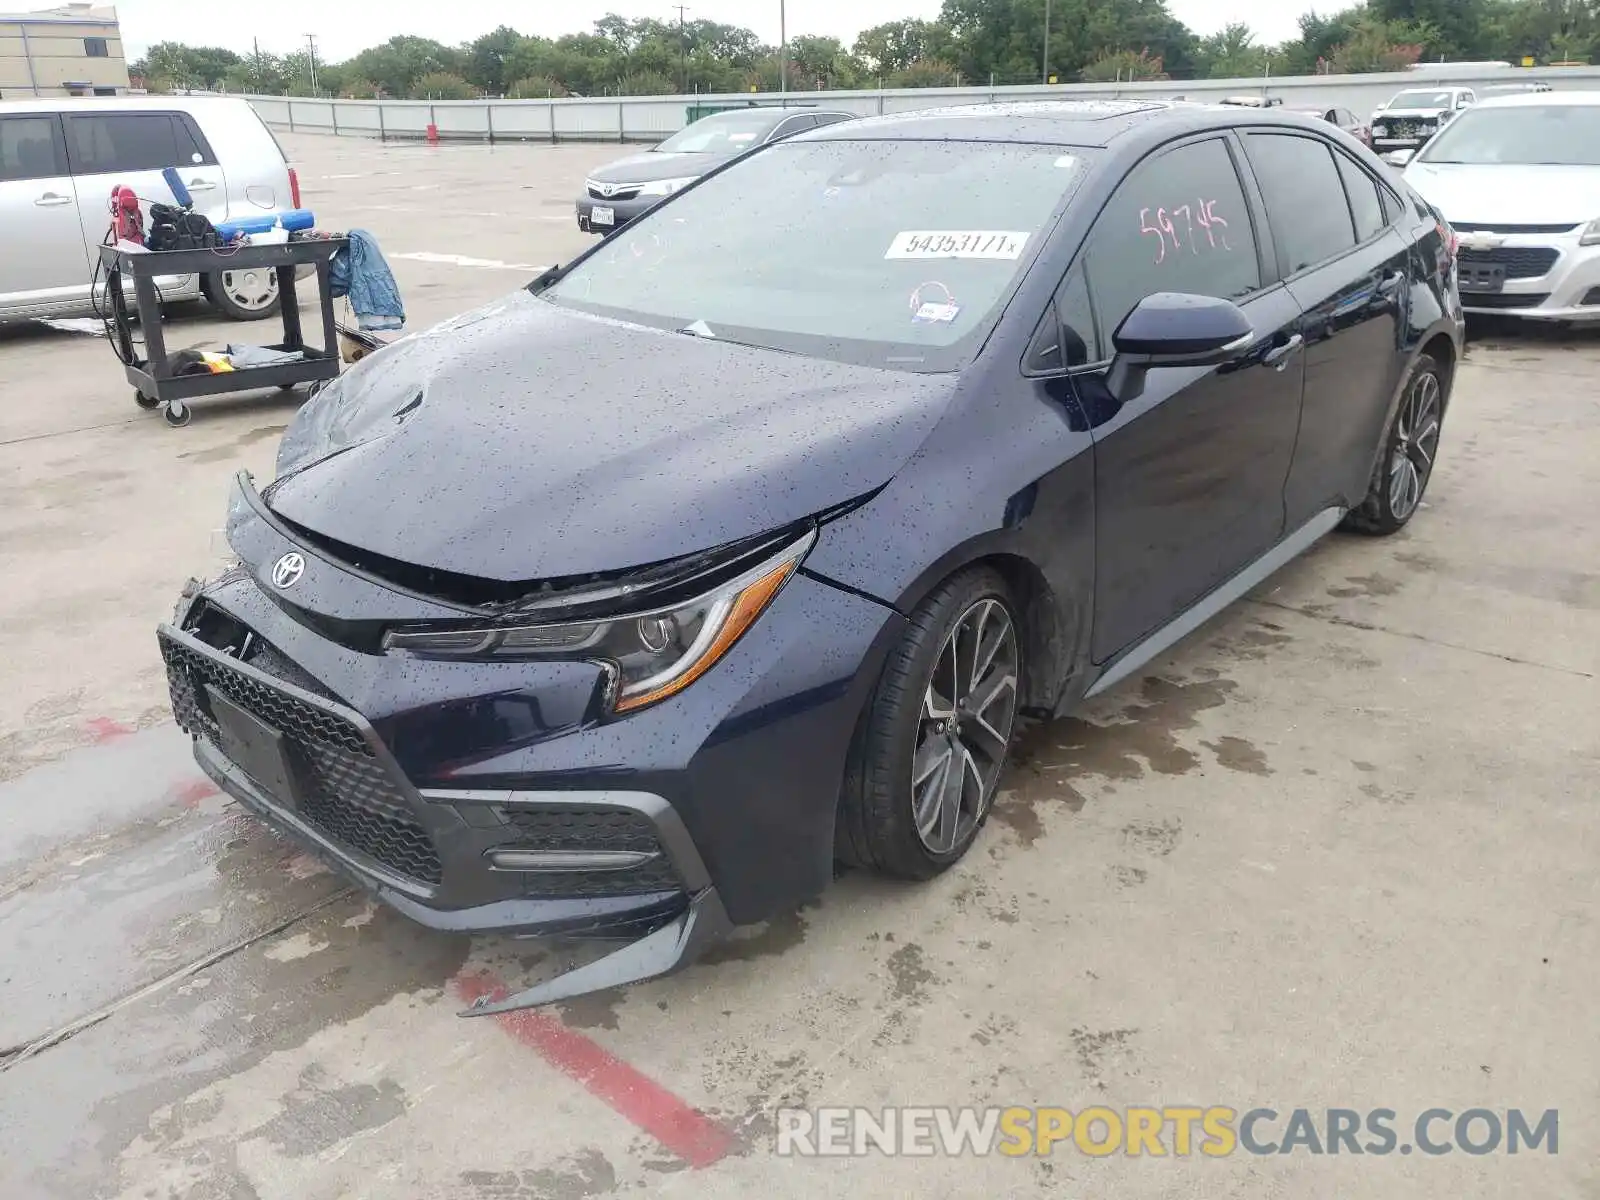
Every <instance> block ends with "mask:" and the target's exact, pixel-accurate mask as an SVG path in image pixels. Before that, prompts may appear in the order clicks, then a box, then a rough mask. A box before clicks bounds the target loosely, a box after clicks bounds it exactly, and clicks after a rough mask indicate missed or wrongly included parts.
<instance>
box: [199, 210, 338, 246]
mask: <svg viewBox="0 0 1600 1200" xmlns="http://www.w3.org/2000/svg"><path fill="white" fill-rule="evenodd" d="M279 221H282V222H283V227H284V228H285V229H287V230H288V231H289V232H290V233H294V232H295V231H297V230H300V229H310V228H311V227H312V226H313V225H315V224H316V223H317V219H316V217H315V216H313V215H312V213H311V210H310V209H309V208H291V209H289V210H288V211H286V212H276V213H262V214H261V215H260V216H258V217H240V218H239V219H238V220H236V221H218V222H217V233H218V235H219V236H220V237H221V238H222V240H223V241H225V242H226V241H232V240H233V237H234V235H235V234H240V233H265V232H267V230H269V229H271V228H272V227H273V226H275V225H276V224H277V223H278V222H279Z"/></svg>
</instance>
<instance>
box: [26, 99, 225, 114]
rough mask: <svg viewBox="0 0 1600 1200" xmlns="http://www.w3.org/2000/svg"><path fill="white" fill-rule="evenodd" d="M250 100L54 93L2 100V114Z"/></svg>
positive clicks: (195, 108)
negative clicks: (50, 95)
mask: <svg viewBox="0 0 1600 1200" xmlns="http://www.w3.org/2000/svg"><path fill="white" fill-rule="evenodd" d="M241 104H248V101H245V100H241V99H240V98H239V97H237V96H54V97H41V98H39V99H37V100H35V99H27V100H0V114H6V115H16V114H17V113H54V112H68V113H70V112H73V111H76V110H82V111H85V112H107V111H127V112H149V111H151V110H158V111H160V112H172V111H174V110H176V111H178V112H200V111H203V110H205V109H207V108H216V107H221V106H223V105H227V106H229V107H238V106H239V105H241Z"/></svg>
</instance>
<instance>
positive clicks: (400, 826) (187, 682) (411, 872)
mask: <svg viewBox="0 0 1600 1200" xmlns="http://www.w3.org/2000/svg"><path fill="white" fill-rule="evenodd" d="M160 640H161V655H162V658H163V659H164V660H165V661H166V664H167V685H168V690H169V691H170V693H171V696H172V712H173V716H174V717H176V718H177V722H178V724H179V726H181V727H182V728H183V729H184V730H185V731H186V732H188V733H191V734H197V735H202V736H205V737H207V738H209V739H211V740H213V741H215V740H216V737H217V724H216V720H215V718H214V717H213V716H212V714H211V713H210V711H209V710H208V708H207V702H206V699H205V691H204V688H205V686H206V685H209V686H211V687H213V688H215V689H217V691H219V692H221V693H222V694H223V695H225V696H227V697H228V699H229V700H231V701H233V702H234V703H235V704H237V705H238V706H239V707H240V708H242V709H245V710H246V711H247V712H249V713H251V714H252V715H254V716H255V717H257V718H258V719H260V720H261V721H262V722H264V723H265V724H267V725H270V726H271V727H272V728H273V729H275V730H277V731H278V732H279V733H281V734H282V735H283V736H284V741H285V744H286V747H287V749H288V751H289V757H290V760H291V763H292V765H293V767H294V769H295V772H296V774H297V775H298V777H299V780H300V783H301V785H302V787H303V793H302V795H301V796H300V797H299V808H298V815H299V816H301V817H302V818H304V819H305V820H306V821H307V822H308V823H310V824H312V825H314V826H316V827H317V828H318V829H319V830H320V831H321V832H322V833H324V834H326V835H327V836H328V837H330V838H332V839H333V840H334V841H336V842H339V843H341V844H342V845H344V846H347V847H349V848H350V849H352V850H355V851H357V852H359V853H361V854H363V855H365V856H366V857H368V858H370V859H372V860H374V861H375V862H378V863H380V864H382V865H383V866H384V867H385V868H386V869H388V870H390V871H393V872H395V873H396V874H399V875H403V876H405V877H407V878H410V879H415V880H418V881H419V882H422V883H427V884H437V883H439V882H440V881H441V879H442V876H443V871H442V867H441V864H440V862H439V855H438V851H437V850H435V848H434V845H433V839H432V838H431V837H429V836H428V831H427V830H426V829H424V828H423V827H422V825H421V824H419V823H418V821H417V820H416V817H415V814H414V810H413V809H412V808H411V806H410V805H409V804H408V803H407V801H406V798H405V795H404V794H403V793H402V792H401V790H400V788H399V787H398V786H397V784H396V782H395V780H394V779H393V778H392V777H391V776H390V774H389V772H388V770H387V769H386V768H385V767H384V766H383V765H382V764H381V763H380V762H379V761H378V760H377V758H376V757H375V756H374V754H373V751H372V747H371V746H370V745H369V744H368V743H367V740H366V738H365V737H364V736H363V735H362V733H361V730H359V729H358V728H356V726H355V725H353V724H351V723H350V722H349V721H347V720H345V719H344V718H342V717H339V716H337V715H336V714H334V713H331V712H327V711H324V710H323V709H320V708H316V707H314V706H313V705H310V704H307V703H306V702H305V701H303V700H301V699H299V698H298V697H296V696H292V695H289V694H288V693H286V692H282V691H279V690H277V689H276V688H273V687H271V686H269V685H268V684H265V683H263V682H261V681H260V680H258V679H255V678H253V677H252V676H249V675H246V674H245V673H244V672H242V671H239V670H235V669H234V668H232V667H230V666H228V665H227V664H225V663H222V662H219V661H217V660H216V659H213V658H211V657H209V656H207V655H203V654H199V653H196V652H195V651H193V650H191V649H189V648H188V647H187V646H184V645H181V644H180V643H178V642H176V641H173V640H172V639H170V638H168V637H166V636H165V635H163V636H162V637H161V639H160ZM270 661H271V660H270V658H267V659H264V660H263V664H264V665H265V664H268V663H270Z"/></svg>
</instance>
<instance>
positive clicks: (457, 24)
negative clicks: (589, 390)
mask: <svg viewBox="0 0 1600 1200" xmlns="http://www.w3.org/2000/svg"><path fill="white" fill-rule="evenodd" d="M113 2H115V3H116V5H117V12H118V15H119V16H120V18H121V20H122V36H123V41H124V43H125V47H126V51H127V54H128V58H129V60H130V61H131V60H132V59H135V58H137V57H139V56H140V55H141V54H143V53H144V51H145V50H146V49H148V48H149V47H150V45H151V44H152V43H154V42H160V41H167V40H171V41H179V42H188V43H190V44H191V45H213V46H225V47H227V48H228V49H231V50H235V51H238V52H240V53H244V52H247V51H248V50H249V49H250V46H251V39H252V38H259V39H260V42H261V49H262V51H263V52H265V53H269V54H284V53H287V52H289V51H291V50H296V49H302V48H304V46H305V35H306V34H307V33H312V34H315V35H316V37H317V54H318V56H319V57H322V58H326V59H327V60H328V61H330V62H338V61H341V60H343V59H346V58H349V57H351V56H352V55H354V54H357V53H359V52H360V51H362V50H364V49H366V48H367V47H368V46H373V45H377V44H378V43H380V42H385V41H387V40H388V39H389V38H391V37H393V36H395V35H396V34H414V35H416V36H418V37H428V38H434V39H435V40H437V41H441V42H445V43H447V44H452V45H453V44H456V43H459V42H464V41H470V40H472V39H473V38H475V37H477V36H478V35H480V34H483V33H487V32H489V30H491V29H493V28H495V27H496V26H498V25H510V26H511V27H512V28H513V29H516V30H518V31H519V32H521V33H526V34H542V35H544V36H546V37H559V36H560V35H561V34H564V33H584V32H587V31H588V30H589V29H590V28H592V26H593V24H594V21H595V20H596V19H597V18H599V17H602V16H604V15H605V14H606V13H608V12H615V13H620V14H621V15H623V16H625V17H656V18H658V19H660V20H676V19H677V10H676V8H674V7H673V6H672V5H670V4H668V3H666V2H665V0H566V2H564V3H562V2H558V0H531V3H524V4H517V3H511V2H508V0H430V2H427V3H422V2H419V0H409V2H408V0H398V2H396V0H390V2H389V3H385V4H376V3H371V2H367V3H361V2H359V0H113ZM13 6H14V7H17V8H25V7H37V8H44V7H48V4H47V2H46V0H34V3H32V4H29V3H26V2H24V3H21V4H17V3H15V0H13V5H7V6H6V7H8V8H9V7H13ZM786 6H787V12H788V30H789V36H790V37H795V36H797V35H800V34H821V35H825V36H831V37H836V38H838V39H839V40H840V41H842V42H844V44H845V45H846V46H848V45H850V44H851V43H852V42H853V41H854V40H855V37H856V35H857V34H858V33H860V32H861V31H862V30H863V29H869V28H871V27H872V26H874V25H880V24H882V23H883V22H885V21H894V20H899V19H900V18H903V17H923V18H933V17H935V16H937V15H938V13H939V9H940V7H941V5H940V0H786ZM1168 7H1169V8H1170V9H1171V11H1172V12H1173V14H1174V15H1175V16H1177V17H1178V18H1179V19H1180V20H1182V21H1183V22H1184V23H1185V24H1187V25H1188V26H1189V27H1190V28H1191V29H1193V30H1194V31H1195V32H1197V33H1200V34H1207V33H1215V32H1216V31H1217V30H1219V29H1221V28H1222V27H1223V26H1224V25H1227V24H1228V23H1230V22H1232V21H1243V22H1245V23H1246V24H1248V25H1250V26H1251V27H1252V28H1253V29H1255V31H1256V35H1257V38H1258V39H1259V40H1260V41H1262V42H1266V43H1275V42H1281V41H1285V40H1287V39H1289V38H1292V37H1295V36H1297V35H1298V33H1299V26H1298V25H1297V24H1296V18H1298V17H1299V15H1300V14H1301V13H1302V12H1305V11H1307V10H1309V9H1310V8H1312V7H1313V5H1312V4H1311V3H1310V2H1309V0H1168ZM1322 7H1324V8H1328V9H1333V8H1337V7H1339V4H1338V3H1336V2H1335V0H1328V2H1327V3H1325V4H1323V5H1322ZM778 10H779V0H696V2H694V3H689V4H688V17H689V19H690V20H696V19H705V20H711V21H721V22H724V23H726V24H730V25H742V26H744V27H745V28H747V29H753V30H754V31H755V32H756V34H757V36H759V37H760V38H761V39H762V40H763V41H765V42H769V43H771V44H773V45H776V44H777V42H778Z"/></svg>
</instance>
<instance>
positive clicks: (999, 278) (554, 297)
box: [542, 140, 1084, 371]
mask: <svg viewBox="0 0 1600 1200" xmlns="http://www.w3.org/2000/svg"><path fill="white" fill-rule="evenodd" d="M1083 162H1084V158H1083V154H1082V152H1080V151H1076V150H1074V151H1072V152H1070V153H1068V152H1065V151H1064V150H1063V149H1062V148H1061V147H1059V146H1036V145H1015V144H1009V143H989V142H953V141H952V142H946V141H939V142H932V141H930V142H912V141H906V142H888V141H883V142H879V141H863V142H855V141H833V140H829V141H817V142H811V141H799V142H781V143H779V144H778V145H776V146H773V147H772V148H771V149H768V150H763V151H762V152H761V153H760V154H757V155H754V156H753V157H751V158H748V159H745V160H744V161H742V162H740V163H738V164H737V165H735V166H733V167H731V168H729V169H728V170H725V171H722V172H720V173H719V174H716V175H713V176H710V177H709V178H707V179H705V180H704V181H703V182H702V183H700V184H699V185H698V186H696V187H693V188H690V189H689V190H687V191H685V192H682V193H680V194H679V195H678V196H676V197H675V198H674V199H672V200H671V201H670V202H668V203H666V204H665V205H663V206H662V207H661V208H659V209H657V210H656V211H655V212H653V213H652V214H651V215H650V216H648V217H646V218H644V219H643V220H640V221H636V222H634V223H632V224H630V225H628V226H626V227H624V228H623V229H622V230H621V231H620V232H618V233H616V234H615V235H613V236H612V237H611V238H610V240H608V241H607V242H605V243H603V244H602V245H601V246H599V247H598V248H597V249H596V250H595V251H594V252H593V253H592V254H591V255H590V256H589V257H588V258H586V259H584V260H583V261H582V262H580V263H578V264H576V265H575V266H574V267H573V268H572V270H571V272H570V273H569V274H568V275H566V276H565V277H563V278H562V279H561V280H560V281H559V282H558V283H556V284H555V285H553V286H552V287H550V288H549V289H547V290H546V291H545V292H543V293H542V294H543V295H544V296H545V297H546V298H547V299H549V300H551V301H553V302H555V303H557V304H564V305H570V306H572V307H573V308H580V309H584V310H586V311H589V312H594V313H598V314H601V315H604V316H610V317H618V318H620V319H622V320H628V321H634V322H637V323H639V324H644V325H653V326H656V327H658V328H666V329H676V330H680V331H684V332H689V333H695V334H698V335H700V336H702V337H704V336H711V337H718V338H723V339H726V340H728V341H735V342H742V343H747V344H750V345H757V346H766V347H770V348H772V349H776V350H788V351H792V352H794V353H799V354H807V355H811V356H814V357H818V358H831V359H835V360H838V361H841V362H853V363H859V364H862V365H867V366H875V367H887V368H891V369H897V370H907V371H948V370H955V369H957V368H959V367H960V366H961V365H963V364H964V363H965V362H966V361H968V360H969V359H970V358H971V356H972V355H974V354H976V353H977V351H978V348H979V347H980V346H981V345H982V343H983V339H984V338H985V337H986V336H987V335H988V332H989V329H990V328H991V327H992V326H993V323H994V321H995V319H996V318H997V317H998V314H999V311H1000V309H1001V307H1002V306H1003V304H1004V302H1005V300H1006V298H1007V297H1008V296H1009V295H1010V291H1011V288H1012V287H1013V286H1014V284H1015V282H1016V280H1017V279H1018V278H1019V277H1020V275H1021V273H1022V271H1023V270H1024V269H1025V268H1026V266H1027V265H1028V263H1029V262H1030V261H1031V260H1032V259H1033V257H1034V255H1035V254H1036V253H1037V252H1038V249H1039V246H1040V244H1041V243H1042V242H1043V240H1044V238H1045V236H1046V235H1047V234H1048V232H1049V229H1050V226H1051V224H1052V222H1053V219H1054V216H1055V214H1056V213H1057V211H1058V210H1059V209H1060V208H1061V207H1062V206H1063V205H1064V204H1065V202H1066V199H1067V197H1068V196H1069V195H1070V194H1071V193H1072V192H1073V191H1074V190H1075V189H1076V187H1077V185H1078V182H1079V180H1081V178H1082V177H1083V171H1082V170H1081V166H1082V164H1083Z"/></svg>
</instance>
